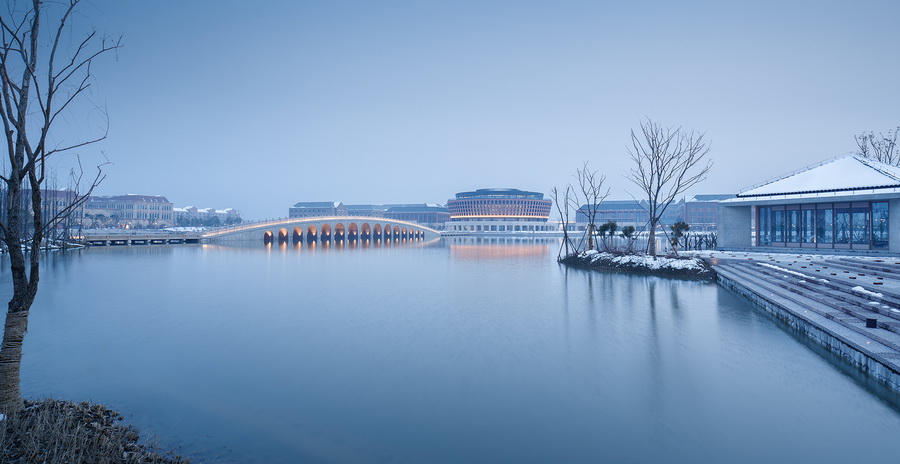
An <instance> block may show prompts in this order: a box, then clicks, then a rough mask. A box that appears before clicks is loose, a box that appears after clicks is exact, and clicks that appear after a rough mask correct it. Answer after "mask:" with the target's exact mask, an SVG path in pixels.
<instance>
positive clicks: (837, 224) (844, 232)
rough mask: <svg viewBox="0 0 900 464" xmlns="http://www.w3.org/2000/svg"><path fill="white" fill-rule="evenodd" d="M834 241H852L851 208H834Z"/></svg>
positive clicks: (845, 242)
mask: <svg viewBox="0 0 900 464" xmlns="http://www.w3.org/2000/svg"><path fill="white" fill-rule="evenodd" d="M834 243H837V244H842V245H843V244H848V243H850V208H837V209H835V210H834Z"/></svg>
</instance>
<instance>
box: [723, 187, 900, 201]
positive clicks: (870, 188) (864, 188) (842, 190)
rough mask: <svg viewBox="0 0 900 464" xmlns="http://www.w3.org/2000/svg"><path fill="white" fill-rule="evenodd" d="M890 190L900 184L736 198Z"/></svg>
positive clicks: (741, 195)
mask: <svg viewBox="0 0 900 464" xmlns="http://www.w3.org/2000/svg"><path fill="white" fill-rule="evenodd" d="M889 188H900V184H892V185H878V186H872V187H854V188H841V189H826V190H798V191H796V192H778V193H758V194H755V195H745V194H741V193H739V194H737V195H736V196H735V197H736V198H758V197H777V196H784V195H805V194H807V193H830V192H853V191H859V190H879V189H889Z"/></svg>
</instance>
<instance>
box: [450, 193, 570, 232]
mask: <svg viewBox="0 0 900 464" xmlns="http://www.w3.org/2000/svg"><path fill="white" fill-rule="evenodd" d="M550 206H551V201H550V200H544V194H543V193H536V192H526V191H523V190H516V189H478V190H475V191H473V192H460V193H457V194H456V198H455V199H450V200H448V201H447V208H448V209H449V212H450V221H449V222H448V223H447V224H446V226H445V230H447V231H448V232H462V233H473V232H474V233H516V232H526V233H534V232H550V231H555V230H556V229H557V226H556V225H555V224H553V225H551V224H548V223H547V219H548V218H549V217H550Z"/></svg>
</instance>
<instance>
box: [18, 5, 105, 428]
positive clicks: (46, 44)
mask: <svg viewBox="0 0 900 464" xmlns="http://www.w3.org/2000/svg"><path fill="white" fill-rule="evenodd" d="M79 2H80V0H64V1H61V2H53V3H51V2H46V1H43V0H28V1H21V0H11V3H9V5H10V6H9V8H7V9H6V11H0V37H2V44H0V106H2V108H0V120H2V123H3V131H4V135H5V136H6V149H7V160H8V161H9V165H8V166H7V167H6V169H5V170H4V172H3V173H2V175H0V179H2V181H3V188H2V189H0V193H2V195H0V196H2V199H3V206H2V211H0V232H2V234H3V236H2V243H3V245H4V246H5V248H6V249H7V251H8V254H9V260H8V261H9V263H10V271H11V277H12V282H13V294H12V297H11V298H10V300H9V303H8V306H7V312H6V325H5V327H4V332H3V341H2V345H0V412H3V413H9V412H12V411H15V410H17V409H18V408H21V406H22V398H21V392H20V389H19V371H20V366H21V358H22V342H23V340H24V336H25V332H26V329H27V322H28V312H29V310H30V308H31V305H32V303H33V302H34V299H35V296H36V295H37V290H38V282H39V280H40V248H41V245H42V243H44V241H45V238H47V239H49V238H52V237H51V236H50V235H51V234H52V233H54V232H55V231H56V227H57V226H58V225H59V224H60V223H61V222H62V221H65V220H67V219H68V218H69V216H70V215H71V214H72V213H73V212H74V211H75V210H76V209H77V208H79V207H80V205H81V204H83V203H84V201H85V200H86V199H87V197H88V195H90V193H91V192H92V191H93V189H94V187H96V185H97V184H98V183H99V182H100V181H102V180H103V172H102V165H101V166H100V167H98V172H97V175H96V176H95V177H94V178H93V179H92V181H91V184H90V186H88V188H87V189H86V191H85V192H82V193H79V192H78V189H79V187H78V185H79V184H80V181H81V179H82V177H83V173H82V172H81V162H80V159H79V161H78V165H79V168H78V173H77V174H74V179H73V180H75V181H76V182H75V187H76V188H75V190H65V191H61V190H56V189H54V190H52V191H50V190H47V189H46V184H45V182H46V180H47V160H48V158H49V157H50V156H52V155H55V154H58V153H60V152H63V151H67V150H73V149H76V148H80V147H85V146H87V145H90V144H93V143H95V142H97V141H99V140H103V139H104V138H105V137H106V134H105V133H104V134H103V135H102V136H100V137H93V138H87V140H81V141H75V142H67V143H64V144H61V145H60V146H58V147H56V148H52V149H48V147H47V143H48V142H47V141H48V140H52V139H50V135H51V128H52V127H53V125H54V123H55V121H56V119H57V118H58V117H59V116H60V115H61V114H63V113H66V112H69V111H70V110H71V109H72V104H73V103H74V102H75V101H76V100H78V99H80V98H82V97H83V96H84V93H85V91H86V90H87V89H89V88H90V85H91V83H92V82H93V76H92V74H91V64H92V63H93V61H94V60H95V59H96V58H98V57H100V56H102V55H105V54H107V53H108V52H110V51H113V50H116V49H118V48H119V47H120V46H121V41H107V40H105V39H100V38H99V37H97V35H96V33H95V32H91V33H88V34H86V35H85V37H84V38H82V39H81V40H80V41H78V42H77V44H76V45H74V47H73V51H72V53H71V54H70V55H69V56H68V57H67V58H65V59H63V58H59V56H58V53H60V52H61V51H62V50H63V49H64V48H65V47H64V41H65V40H68V37H69V32H68V31H69V30H70V26H71V24H70V22H71V18H72V16H73V14H74V12H75V10H76V9H77V7H78V5H79ZM14 5H15V6H14ZM24 5H28V6H27V7H24ZM56 10H60V14H59V16H58V21H59V22H58V24H57V25H55V27H53V28H52V29H50V35H49V37H47V38H46V39H45V38H44V37H43V35H42V32H43V30H44V29H43V24H42V21H43V20H44V19H45V17H46V18H49V17H51V15H52V13H53V12H54V11H56ZM47 50H49V51H48V52H46V55H45V54H44V52H45V51H47ZM58 60H59V62H60V63H61V65H60V66H57V64H58V63H57V61H58ZM4 164H5V163H4ZM45 194H46V197H45ZM60 197H63V198H66V199H69V200H70V201H68V202H67V203H66V204H65V206H63V207H61V208H59V209H55V208H57V207H59V206H61V205H59V204H58V203H59V201H60ZM46 200H52V204H53V206H52V208H48V207H47V206H46V205H45V203H48V201H46ZM26 250H27V253H26Z"/></svg>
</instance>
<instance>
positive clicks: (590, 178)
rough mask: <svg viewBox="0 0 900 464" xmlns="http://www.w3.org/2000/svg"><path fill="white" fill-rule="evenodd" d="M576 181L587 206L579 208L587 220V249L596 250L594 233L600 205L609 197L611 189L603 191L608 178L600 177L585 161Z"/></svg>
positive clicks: (576, 172) (577, 171)
mask: <svg viewBox="0 0 900 464" xmlns="http://www.w3.org/2000/svg"><path fill="white" fill-rule="evenodd" d="M575 180H576V181H577V182H578V189H579V190H581V194H582V195H583V196H584V202H585V205H584V206H581V207H576V208H578V211H581V213H582V214H584V215H585V217H586V219H587V229H586V231H585V233H586V234H587V249H588V250H593V249H594V231H595V230H596V229H597V213H598V212H599V211H600V203H602V202H603V200H605V199H606V197H608V196H609V189H606V191H604V190H603V182H605V181H606V176H603V175H601V176H598V175H597V171H592V170H590V169H589V168H588V162H587V161H585V162H584V164H583V165H582V167H581V169H576V170H575Z"/></svg>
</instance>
